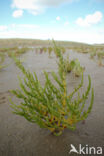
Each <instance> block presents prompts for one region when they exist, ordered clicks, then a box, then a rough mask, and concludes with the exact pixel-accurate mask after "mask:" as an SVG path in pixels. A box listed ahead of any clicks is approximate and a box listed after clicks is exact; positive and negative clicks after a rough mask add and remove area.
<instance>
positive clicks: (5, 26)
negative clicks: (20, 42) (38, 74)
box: [0, 0, 104, 43]
mask: <svg viewBox="0 0 104 156" xmlns="http://www.w3.org/2000/svg"><path fill="white" fill-rule="evenodd" d="M0 38H34V39H52V38H54V39H56V40H68V41H78V42H85V43H104V0H0Z"/></svg>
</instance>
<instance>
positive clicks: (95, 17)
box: [76, 11, 103, 27]
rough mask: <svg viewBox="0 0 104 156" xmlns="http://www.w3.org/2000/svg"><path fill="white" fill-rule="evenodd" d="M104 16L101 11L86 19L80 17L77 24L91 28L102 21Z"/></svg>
mask: <svg viewBox="0 0 104 156" xmlns="http://www.w3.org/2000/svg"><path fill="white" fill-rule="evenodd" d="M102 17H103V15H102V13H101V12H100V11H96V12H95V13H94V14H89V15H87V16H86V17H85V19H83V18H81V17H79V18H78V19H77V20H76V24H77V25H79V26H83V27H88V26H91V25H92V24H97V23H99V22H100V21H101V19H102Z"/></svg>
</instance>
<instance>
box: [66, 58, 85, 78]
mask: <svg viewBox="0 0 104 156" xmlns="http://www.w3.org/2000/svg"><path fill="white" fill-rule="evenodd" d="M65 68H66V72H71V71H72V72H73V73H74V74H75V76H77V77H79V76H80V75H82V73H83V72H84V67H82V66H81V65H80V62H79V61H78V59H75V60H71V61H70V62H69V57H67V60H66V61H65Z"/></svg>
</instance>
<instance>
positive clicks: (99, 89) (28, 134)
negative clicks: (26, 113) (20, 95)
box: [0, 50, 104, 156]
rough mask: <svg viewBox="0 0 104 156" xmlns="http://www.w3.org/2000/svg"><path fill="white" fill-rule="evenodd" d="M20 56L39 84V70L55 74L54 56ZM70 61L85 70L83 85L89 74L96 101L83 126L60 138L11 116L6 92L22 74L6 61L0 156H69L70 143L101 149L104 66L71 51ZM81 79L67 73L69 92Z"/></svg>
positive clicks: (0, 87) (1, 78)
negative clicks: (73, 59) (72, 59)
mask: <svg viewBox="0 0 104 156" xmlns="http://www.w3.org/2000/svg"><path fill="white" fill-rule="evenodd" d="M22 57H23V58H25V62H24V63H23V64H24V66H25V67H26V68H29V69H31V71H36V73H37V74H38V76H39V78H40V81H41V83H44V77H43V73H42V70H46V71H48V72H49V73H50V71H52V70H54V71H57V65H56V59H55V57H54V56H52V58H51V59H49V58H48V55H47V54H36V53H35V50H34V51H33V52H28V53H26V54H24V55H23V56H22ZM70 58H78V59H79V60H80V62H81V65H83V66H84V67H85V68H86V70H85V72H84V80H85V81H84V82H85V86H86V84H87V82H88V79H87V76H88V74H90V75H91V78H92V86H93V87H94V94H95V99H94V106H93V110H92V113H91V114H90V115H89V117H88V118H87V120H86V122H85V124H82V123H79V124H78V125H77V129H76V130H75V131H71V130H68V129H66V130H65V131H64V133H63V134H62V135H61V136H59V137H56V136H53V135H51V134H50V132H49V131H48V130H45V129H40V128H39V127H38V126H37V125H36V124H31V123H29V122H28V121H26V120H25V119H24V118H22V117H20V116H16V115H14V114H13V113H12V110H11V108H10V106H9V100H8V96H12V95H11V94H10V92H9V90H10V89H15V88H18V79H17V75H20V76H22V74H21V71H20V70H19V69H18V68H17V67H16V66H15V64H14V63H13V62H12V60H11V59H10V58H8V57H7V58H6V63H7V64H9V63H10V62H12V63H11V64H10V65H9V66H8V67H6V68H5V69H3V70H2V71H1V72H0V156H68V155H69V151H70V144H73V145H75V147H76V148H77V147H78V146H79V144H82V145H83V146H85V145H86V144H87V145H89V146H94V147H97V146H101V147H103V149H104V146H103V145H104V67H99V66H98V65H97V64H96V63H95V62H94V61H92V60H90V59H89V55H87V54H78V53H75V52H70ZM80 79H81V78H74V76H73V74H68V77H67V81H68V87H69V89H70V90H72V88H73V86H75V85H76V84H78V83H79V82H80ZM13 99H14V101H15V103H17V102H18V99H16V98H14V97H13ZM88 102H89V101H88ZM86 105H88V103H86ZM70 155H71V156H73V155H76V154H70ZM103 155H104V151H103Z"/></svg>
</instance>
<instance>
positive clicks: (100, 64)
mask: <svg viewBox="0 0 104 156" xmlns="http://www.w3.org/2000/svg"><path fill="white" fill-rule="evenodd" d="M97 57H98V64H99V66H104V65H103V63H102V59H103V57H104V52H98V53H97Z"/></svg>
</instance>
